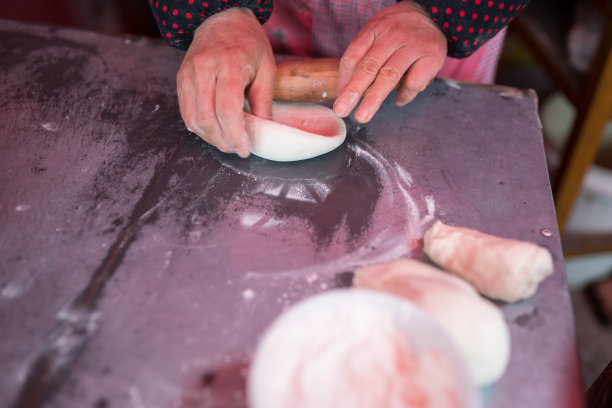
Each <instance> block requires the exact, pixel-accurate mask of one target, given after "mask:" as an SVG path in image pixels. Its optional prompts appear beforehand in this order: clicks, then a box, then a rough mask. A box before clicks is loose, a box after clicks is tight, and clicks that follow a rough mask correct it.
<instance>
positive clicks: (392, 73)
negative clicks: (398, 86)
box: [378, 66, 403, 82]
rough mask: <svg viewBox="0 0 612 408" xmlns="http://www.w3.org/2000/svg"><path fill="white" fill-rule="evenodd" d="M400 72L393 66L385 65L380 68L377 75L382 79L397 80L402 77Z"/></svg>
mask: <svg viewBox="0 0 612 408" xmlns="http://www.w3.org/2000/svg"><path fill="white" fill-rule="evenodd" d="M402 74H403V73H402V72H400V71H399V70H398V69H397V68H395V67H389V66H385V67H382V68H381V70H380V72H379V73H378V77H379V78H380V79H382V80H384V81H389V82H397V81H399V80H400V78H401V77H402Z"/></svg>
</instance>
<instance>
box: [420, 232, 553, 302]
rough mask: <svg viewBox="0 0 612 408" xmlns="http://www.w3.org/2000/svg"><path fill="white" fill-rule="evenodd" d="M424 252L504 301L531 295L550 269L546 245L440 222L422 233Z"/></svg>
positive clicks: (493, 296)
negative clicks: (544, 246) (423, 235)
mask: <svg viewBox="0 0 612 408" xmlns="http://www.w3.org/2000/svg"><path fill="white" fill-rule="evenodd" d="M424 251H425V253H426V254H427V256H429V258H431V260H432V261H434V262H435V263H436V264H438V265H440V267H442V268H443V269H444V270H446V271H448V272H451V273H454V274H456V275H458V276H460V277H462V278H463V279H465V280H466V281H468V282H470V283H471V284H472V285H473V286H474V287H475V288H476V289H477V290H478V291H479V292H480V293H482V294H483V295H485V296H488V297H490V298H492V299H498V300H504V301H506V302H518V301H519V300H523V299H527V298H528V297H530V296H532V295H533V294H534V293H535V292H536V290H537V288H538V285H539V283H540V282H541V281H542V280H544V279H545V278H546V277H547V276H549V275H550V274H551V273H552V272H553V261H552V256H551V255H550V252H548V250H547V249H546V248H542V247H540V246H538V245H535V244H532V243H531V242H524V241H518V240H515V239H507V238H500V237H496V236H493V235H488V234H485V233H482V232H479V231H475V230H472V229H469V228H460V227H451V226H448V225H445V224H443V223H442V222H440V221H437V222H436V223H435V224H434V225H433V226H432V227H431V228H430V229H429V230H428V231H427V232H426V233H425V237H424Z"/></svg>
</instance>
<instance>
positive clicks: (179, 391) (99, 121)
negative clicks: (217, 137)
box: [0, 21, 583, 408]
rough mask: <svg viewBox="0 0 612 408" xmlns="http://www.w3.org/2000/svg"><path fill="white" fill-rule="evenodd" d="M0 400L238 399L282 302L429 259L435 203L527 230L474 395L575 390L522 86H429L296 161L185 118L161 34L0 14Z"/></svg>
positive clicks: (437, 212) (512, 398) (554, 242)
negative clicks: (238, 145) (229, 148)
mask: <svg viewBox="0 0 612 408" xmlns="http://www.w3.org/2000/svg"><path fill="white" fill-rule="evenodd" d="M0 31H1V32H0V35H1V37H0V38H2V39H1V40H0V67H1V69H0V225H1V230H0V333H1V334H2V337H1V338H2V340H1V342H0V367H2V373H3V374H2V376H1V377H0V406H3V407H13V408H25V407H62V408H72V407H75V408H76V407H79V408H81V407H92V408H104V407H132V408H141V407H146V408H166V407H176V408H187V407H233V406H238V407H239V406H244V405H245V404H246V403H245V398H246V397H245V376H246V373H247V369H248V365H249V361H250V359H251V356H252V352H253V350H254V347H255V346H256V344H257V340H258V338H259V336H260V334H261V333H262V331H263V330H264V329H265V328H266V326H267V325H268V324H269V323H270V322H271V321H272V319H274V318H275V316H277V315H278V314H279V313H280V312H281V311H283V310H285V309H286V308H288V307H289V306H291V305H292V304H294V303H295V302H297V301H298V300H300V299H303V298H305V297H307V296H309V295H312V294H316V293H320V292H323V291H326V290H330V289H332V288H337V287H345V286H347V285H349V284H350V278H351V273H352V271H354V269H355V268H356V267H358V266H361V265H366V264H372V263H376V262H381V261H387V260H392V259H397V258H399V257H402V256H409V257H414V258H420V259H423V254H422V249H421V248H422V237H423V233H424V231H425V230H426V228H427V227H428V226H429V225H431V223H432V222H433V221H434V220H436V219H441V220H443V221H445V222H447V223H449V224H452V225H460V226H466V227H471V228H475V229H478V230H481V231H484V232H487V233H491V234H495V235H499V236H504V237H511V238H516V239H521V240H527V241H531V242H534V243H536V244H538V245H542V246H544V247H546V248H548V249H549V250H550V251H551V253H552V254H553V258H554V264H555V271H554V274H553V275H552V276H551V277H549V278H548V279H547V280H546V281H545V282H544V283H543V284H542V285H541V286H540V289H539V291H538V293H537V294H536V295H535V296H534V297H532V298H531V299H529V300H527V301H523V302H521V303H518V304H514V305H504V306H502V310H503V313H504V315H505V317H506V319H507V322H508V324H509V327H510V331H511V339H512V355H511V361H510V365H509V367H508V370H507V372H506V374H505V376H504V377H503V378H502V379H501V380H500V381H499V382H498V383H496V384H495V385H494V386H492V387H490V388H489V389H487V390H485V391H484V394H485V395H486V400H487V407H496V408H502V407H521V408H526V407H537V408H542V407H555V408H564V407H567V408H570V407H571V408H575V407H580V406H583V396H582V394H583V389H582V385H581V375H580V371H579V364H578V357H577V349H576V342H575V332H574V323H573V314H572V309H571V305H570V301H569V294H568V289H567V284H566V280H565V275H564V265H563V256H562V252H561V247H560V240H559V234H558V229H557V225H556V221H555V213H554V208H553V202H552V198H551V191H550V186H549V181H548V176H547V171H546V164H545V158H544V150H543V146H542V135H541V126H540V122H539V120H538V116H537V101H536V97H535V95H534V93H533V92H531V91H519V90H516V89H510V88H503V87H487V86H478V85H472V84H465V83H456V82H451V81H443V80H438V81H435V82H434V83H433V84H432V85H431V86H430V87H429V88H428V89H427V90H426V91H425V92H424V93H422V94H421V95H420V96H419V97H418V98H417V99H416V100H415V101H414V102H412V103H411V104H409V105H408V106H406V107H403V108H397V107H395V106H394V105H393V103H392V100H391V99H388V100H387V101H386V102H385V104H384V106H383V107H382V109H381V111H380V112H379V113H378V114H377V115H376V116H375V118H374V119H373V120H372V122H371V123H369V124H367V125H363V126H360V125H358V124H357V123H356V122H355V121H353V120H352V119H348V120H347V127H348V138H347V142H346V143H345V144H344V145H343V146H342V147H341V148H339V149H337V150H336V151H334V152H332V153H330V154H328V155H325V156H322V157H319V158H316V159H313V160H310V161H305V162H300V163H292V164H279V163H271V162H266V161H264V160H261V159H258V158H255V157H251V158H249V159H246V160H242V159H238V158H235V157H233V156H230V155H226V154H222V153H218V152H217V151H216V150H215V149H212V148H211V147H210V146H208V145H207V144H206V143H204V142H202V141H201V140H199V139H198V138H196V137H195V136H194V135H193V134H190V133H189V132H188V131H187V130H186V129H185V127H184V125H183V123H182V121H181V118H180V115H179V112H178V106H177V101H176V91H175V85H174V84H175V74H176V71H177V68H178V66H179V64H180V61H181V58H182V54H181V53H180V52H178V51H176V50H173V49H171V48H170V47H168V46H167V45H165V44H164V43H163V42H162V41H161V40H159V41H158V40H152V39H144V38H138V37H127V36H124V37H119V36H116V37H115V36H106V35H100V34H96V33H91V32H84V31H77V30H70V29H59V28H53V27H48V26H39V25H27V24H23V23H17V22H12V21H2V23H1V24H0Z"/></svg>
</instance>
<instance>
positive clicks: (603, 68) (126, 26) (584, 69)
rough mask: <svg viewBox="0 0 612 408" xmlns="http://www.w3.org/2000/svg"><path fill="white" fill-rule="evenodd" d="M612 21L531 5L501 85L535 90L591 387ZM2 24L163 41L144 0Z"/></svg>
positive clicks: (106, 1) (544, 3) (517, 24)
mask: <svg viewBox="0 0 612 408" xmlns="http://www.w3.org/2000/svg"><path fill="white" fill-rule="evenodd" d="M611 16H612V1H610V0H556V1H554V2H553V1H548V0H532V1H531V3H530V5H529V6H528V7H527V8H526V10H525V11H524V12H523V13H522V14H521V15H520V16H519V18H517V19H516V20H515V21H514V22H513V23H512V24H511V25H510V29H509V31H508V35H507V37H506V42H505V47H504V52H503V54H502V57H501V60H500V63H499V69H498V75H497V81H496V82H497V83H498V84H502V85H509V86H514V87H518V88H522V89H525V88H532V89H534V90H535V91H536V92H537V94H538V98H539V104H540V116H541V120H542V125H543V133H544V145H545V150H546V156H547V162H548V166H549V173H550V176H551V184H552V186H553V192H554V194H555V204H556V208H557V213H558V217H559V224H560V227H561V228H562V230H563V238H562V242H563V247H564V253H565V255H566V258H565V261H566V271H567V277H568V282H569V285H570V288H571V296H572V301H573V305H574V311H575V320H576V327H577V336H578V344H579V352H580V357H581V361H582V367H583V376H584V384H585V387H586V388H588V387H589V386H590V385H591V384H592V382H593V381H594V380H595V378H596V377H597V376H598V375H599V374H600V373H601V372H602V370H603V369H604V368H605V367H606V366H607V364H608V363H609V362H610V361H611V360H612V324H611V322H612V277H611V276H612V121H610V120H609V119H610V114H611V113H612V108H611V107H612V79H611V78H612V73H611V72H610V71H611V70H612V56H611V55H610V54H611V52H610V49H611V47H612V38H611V37H612V34H611V33H612V31H611V30H610V26H611V23H610V21H611ZM0 18H5V19H14V20H21V21H31V22H39V23H47V24H53V25H60V26H69V27H75V28H80V29H86V30H91V31H97V32H103V33H108V34H119V33H130V34H136V35H146V36H152V37H158V38H160V41H161V37H160V35H159V32H158V31H157V27H156V24H155V21H154V19H153V16H152V14H151V12H150V10H149V4H148V2H147V0H55V1H52V2H50V1H45V0H30V1H27V2H17V1H10V2H4V4H3V6H2V7H1V8H0ZM568 163H569V164H568ZM572 163H573V164H572ZM572 174H573V175H576V174H577V175H578V177H577V178H576V177H574V178H575V179H576V180H577V181H574V182H573V184H572V181H571V180H569V179H571V178H572V177H570V176H571V175H572ZM568 180H569V181H568Z"/></svg>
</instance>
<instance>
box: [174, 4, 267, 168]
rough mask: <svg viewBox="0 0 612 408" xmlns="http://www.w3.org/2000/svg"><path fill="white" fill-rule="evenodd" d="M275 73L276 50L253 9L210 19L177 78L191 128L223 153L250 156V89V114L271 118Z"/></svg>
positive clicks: (199, 31)
mask: <svg viewBox="0 0 612 408" xmlns="http://www.w3.org/2000/svg"><path fill="white" fill-rule="evenodd" d="M275 75H276V65H275V63H274V56H273V54H272V47H271V46H270V42H269V41H268V39H267V38H266V35H265V33H264V31H263V28H262V26H261V24H260V23H259V22H258V21H257V19H256V18H255V16H254V15H253V12H252V11H251V10H249V9H245V8H238V7H234V8H231V9H228V10H225V11H222V12H220V13H217V14H215V15H213V16H211V17H209V18H207V19H206V20H205V21H204V22H203V23H202V24H201V25H200V27H198V29H197V30H196V31H195V34H194V37H193V42H192V43H191V45H190V47H189V49H188V50H187V53H186V54H185V58H184V59H183V62H182V64H181V67H180V68H179V71H178V74H177V78H176V83H177V91H178V99H179V108H180V111H181V116H182V117H183V120H184V121H185V125H186V126H187V129H189V130H190V131H192V132H194V133H196V134H197V135H198V136H200V137H201V138H202V139H204V140H205V141H207V142H208V143H210V144H212V145H214V146H216V147H217V148H218V149H219V150H221V151H223V152H226V153H237V154H238V155H239V156H241V157H247V156H248V155H249V153H250V147H251V140H250V139H249V136H248V135H247V133H246V130H245V118H244V115H245V112H244V94H245V90H246V88H247V86H248V87H249V91H248V95H247V98H248V100H249V103H250V106H251V112H252V113H253V114H254V115H256V116H260V117H263V118H266V119H270V118H271V117H272V96H273V86H274V77H275Z"/></svg>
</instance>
